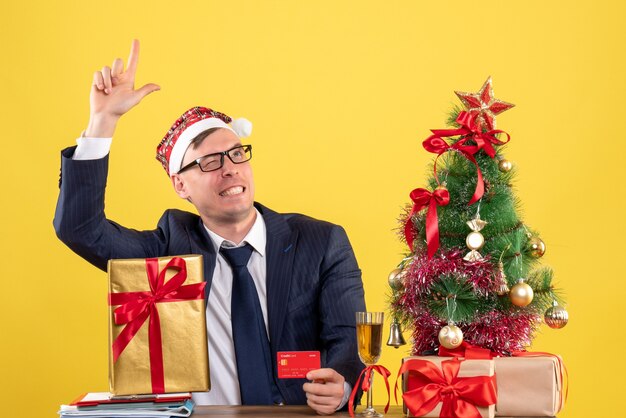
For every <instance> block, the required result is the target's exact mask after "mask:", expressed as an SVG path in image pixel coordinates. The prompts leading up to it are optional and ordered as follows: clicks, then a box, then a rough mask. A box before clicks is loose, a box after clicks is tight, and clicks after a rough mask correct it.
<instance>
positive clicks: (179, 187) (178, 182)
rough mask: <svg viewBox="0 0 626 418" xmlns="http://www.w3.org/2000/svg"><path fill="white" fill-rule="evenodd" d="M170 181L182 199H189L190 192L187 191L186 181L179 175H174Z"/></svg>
mask: <svg viewBox="0 0 626 418" xmlns="http://www.w3.org/2000/svg"><path fill="white" fill-rule="evenodd" d="M170 179H171V180H172V186H174V191H175V192H176V194H177V195H178V196H179V197H180V198H181V199H189V192H188V191H187V185H186V183H185V180H184V179H183V178H182V177H181V176H180V175H179V174H172V175H171V177H170Z"/></svg>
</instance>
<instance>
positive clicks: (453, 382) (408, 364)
mask: <svg viewBox="0 0 626 418" xmlns="http://www.w3.org/2000/svg"><path fill="white" fill-rule="evenodd" d="M461 362H462V360H459V359H458V358H455V359H453V360H445V361H443V362H441V370H439V368H438V367H437V366H436V365H435V364H434V363H432V362H430V361H426V360H420V359H411V360H407V361H405V362H404V363H403V364H402V367H400V370H399V371H398V377H400V376H401V375H402V374H403V373H405V372H407V371H408V372H409V373H411V372H414V374H413V375H412V377H414V378H415V379H416V384H417V387H415V388H414V389H411V390H408V391H406V392H404V393H403V394H402V398H403V399H404V403H405V404H406V406H407V408H408V409H409V411H411V414H412V415H414V416H422V415H424V414H426V413H428V412H430V411H432V410H433V409H434V408H435V407H436V406H437V404H438V403H439V402H442V405H441V412H440V413H439V416H440V417H462V418H480V416H481V415H480V413H479V412H478V409H477V406H483V407H486V406H489V405H493V404H495V403H496V401H497V398H498V397H497V394H496V381H495V376H472V377H458V376H457V375H458V374H459V369H460V368H461ZM397 390H398V381H397V380H396V386H395V389H394V394H395V397H396V402H397V401H398V395H397Z"/></svg>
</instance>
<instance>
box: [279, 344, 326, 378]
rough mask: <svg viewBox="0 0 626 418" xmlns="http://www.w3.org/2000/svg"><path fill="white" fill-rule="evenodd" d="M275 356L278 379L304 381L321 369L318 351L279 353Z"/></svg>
mask: <svg viewBox="0 0 626 418" xmlns="http://www.w3.org/2000/svg"><path fill="white" fill-rule="evenodd" d="M276 355H277V357H278V362H277V364H278V378H279V379H304V378H306V374H307V373H308V372H309V371H311V370H316V369H319V368H320V367H321V365H320V352H319V351H279V352H278V353H277V354H276Z"/></svg>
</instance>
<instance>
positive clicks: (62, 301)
mask: <svg viewBox="0 0 626 418" xmlns="http://www.w3.org/2000/svg"><path fill="white" fill-rule="evenodd" d="M5 3H6V4H3V6H2V9H3V10H2V15H3V19H2V21H3V22H2V24H1V25H0V54H1V55H0V56H1V57H2V58H1V63H0V97H1V100H0V125H1V126H2V130H3V134H2V142H3V144H4V145H3V146H2V149H3V151H4V152H3V153H2V155H3V157H4V158H3V164H2V167H3V170H2V173H3V175H2V189H3V190H4V192H3V197H2V204H1V205H0V219H1V222H2V224H1V228H0V236H1V238H0V240H1V241H0V254H2V261H1V262H0V277H1V279H0V280H1V291H0V318H1V319H0V321H1V327H0V399H1V400H2V402H1V403H2V405H3V406H4V407H5V408H12V405H20V407H21V412H20V413H19V414H18V415H19V416H33V417H35V416H37V417H41V416H52V414H53V413H55V412H56V410H57V407H58V405H59V404H60V403H63V402H69V401H70V400H72V399H73V398H74V397H75V396H76V395H78V394H79V393H81V392H84V391H98V390H106V389H107V330H106V327H107V319H106V318H107V316H106V315H107V308H106V276H105V274H104V273H102V272H100V271H99V270H97V269H95V268H94V267H92V266H90V265H89V264H87V263H86V262H84V261H82V260H81V259H80V258H79V257H78V256H76V255H74V254H73V253H71V252H70V251H69V250H68V249H67V248H66V247H65V246H64V245H63V244H61V243H60V242H59V241H58V240H57V239H56V237H55V235H54V231H53V228H52V223H51V222H52V216H53V212H54V206H55V201H56V198H57V193H58V189H57V181H58V173H59V151H60V149H61V148H63V147H66V146H68V145H71V144H72V143H73V142H74V138H75V137H76V136H77V135H79V134H80V132H81V130H82V129H84V127H85V125H86V123H87V119H88V91H89V86H90V83H91V77H92V74H93V71H94V70H96V69H99V68H100V67H101V66H103V65H110V63H111V62H112V60H113V59H114V58H115V57H116V56H121V57H122V58H124V59H125V58H126V56H127V54H128V47H129V45H130V41H131V39H132V38H133V37H137V38H139V39H140V40H141V41H142V52H141V59H140V65H139V72H138V83H145V82H156V83H159V84H160V85H161V86H162V91H160V92H158V93H155V94H154V95H152V96H150V97H148V98H147V99H146V100H145V101H144V102H143V103H142V104H141V105H140V106H139V107H137V108H136V109H134V110H133V111H132V112H131V113H130V114H128V115H127V116H126V117H125V118H124V119H123V121H122V122H121V124H120V126H119V129H118V132H117V135H116V138H115V141H114V146H113V151H112V156H111V175H110V178H109V187H108V195H107V214H108V215H109V217H110V218H112V219H115V220H117V221H119V222H120V223H122V224H124V225H129V226H133V227H135V228H140V229H142V228H151V227H153V226H154V225H155V222H156V220H157V219H158V217H159V216H160V215H161V213H162V211H163V210H164V209H166V208H169V207H179V208H187V209H189V208H190V206H189V205H188V204H186V202H183V201H180V200H179V199H178V198H177V197H176V196H175V194H174V193H173V192H172V190H171V187H170V186H169V184H168V181H167V178H166V176H165V175H164V173H163V171H162V168H161V167H160V165H159V164H158V163H157V162H156V161H155V160H154V156H153V154H154V148H155V146H156V144H157V142H158V141H159V139H160V138H161V137H162V136H163V134H164V133H165V131H166V130H167V128H168V127H169V125H170V123H171V122H172V121H173V120H174V119H175V118H176V117H177V116H178V114H179V113H181V112H182V111H183V110H184V109H186V108H187V107H189V106H191V105H196V104H202V105H209V106H213V107H215V108H216V109H218V110H222V111H224V112H226V113H229V114H233V115H234V116H237V115H245V116H246V117H248V118H249V119H251V120H252V121H253V122H254V124H255V131H254V136H253V139H252V140H251V142H252V143H253V144H254V147H255V158H254V161H253V163H254V169H255V175H256V183H257V190H258V192H257V193H258V194H257V200H259V201H261V202H263V203H265V204H266V205H268V206H270V207H272V208H274V209H278V210H279V211H284V212H289V211H297V212H304V213H307V214H310V215H312V216H315V217H318V218H322V219H326V220H329V221H332V222H335V223H339V224H341V225H343V226H344V227H345V228H346V229H347V231H348V234H349V236H350V238H351V240H352V243H353V245H354V249H355V251H356V255H357V257H358V259H359V261H360V265H361V268H362V270H363V278H364V282H365V289H366V298H367V304H368V308H369V309H370V310H383V309H385V297H383V294H385V293H386V292H387V274H388V273H389V271H390V270H391V269H393V268H394V267H395V265H396V263H397V262H398V261H399V257H400V255H401V253H402V252H403V251H404V248H403V246H402V245H401V244H400V243H399V242H398V241H397V239H396V236H395V234H394V232H393V229H394V228H395V227H396V218H397V216H398V214H399V212H400V210H401V208H402V206H403V205H404V204H405V203H407V201H408V193H409V191H410V190H412V189H413V188H415V187H421V186H424V185H425V179H426V174H427V164H428V162H429V160H430V158H431V155H429V154H427V153H426V152H425V151H424V150H423V149H422V148H421V145H420V143H421V141H422V140H423V139H424V138H425V137H426V136H427V135H428V132H429V131H428V130H429V129H430V128H442V127H443V126H444V124H443V122H444V120H445V118H446V114H447V112H448V110H449V108H450V106H451V105H452V104H456V103H458V101H457V99H456V97H455V96H454V95H453V90H464V91H476V90H478V88H479V87H480V86H481V85H482V83H483V81H484V80H485V78H486V77H487V76H488V75H492V76H493V80H494V88H495V93H496V96H497V97H499V98H501V99H503V100H506V101H510V102H513V103H515V104H516V105H517V107H516V108H514V109H513V110H510V111H508V112H506V113H504V114H503V115H501V116H500V117H499V119H498V122H499V127H501V128H503V129H506V130H507V131H508V132H509V133H511V135H512V138H513V139H512V141H511V145H510V146H509V147H508V152H507V154H506V155H507V157H508V158H509V159H510V160H512V161H513V162H514V163H515V164H516V165H517V166H518V168H519V176H518V180H517V190H518V196H519V198H520V199H521V201H522V203H523V206H524V210H525V211H524V213H525V218H524V220H525V221H526V222H527V223H528V224H529V225H531V226H532V227H533V228H535V229H537V230H539V231H541V233H542V237H543V239H544V240H545V241H546V243H547V245H548V253H547V255H546V256H545V261H546V264H548V265H550V266H551V267H553V268H554V270H555V271H556V279H557V281H558V283H559V284H560V285H561V286H562V287H563V288H565V289H566V292H567V298H568V300H569V305H568V310H569V313H570V316H571V320H570V324H569V325H568V326H567V327H566V328H565V329H563V330H561V331H554V330H551V329H549V328H547V327H543V328H542V332H541V335H540V336H539V338H537V340H536V341H535V345H534V348H535V349H536V350H547V351H551V352H555V353H561V354H562V355H563V356H564V357H565V359H566V361H567V365H568V367H569V371H570V378H571V390H570V398H569V403H568V405H567V407H566V409H565V412H564V413H562V414H561V415H560V416H562V417H590V416H594V417H610V416H617V415H619V414H616V413H615V412H614V411H613V409H614V408H615V407H614V406H613V404H615V403H616V401H617V400H618V399H620V395H621V389H620V388H621V386H622V385H621V384H620V383H618V382H620V381H621V376H620V375H623V374H624V373H625V372H626V369H625V368H624V362H623V359H621V358H619V357H618V356H617V355H615V353H619V352H621V351H622V350H623V347H622V344H623V343H624V340H625V339H624V336H623V334H624V331H623V328H624V320H623V312H624V310H623V306H624V304H623V296H624V293H625V290H626V287H625V285H624V281H623V280H624V277H623V270H624V267H623V265H621V263H622V261H620V260H623V257H624V250H625V248H624V244H623V242H624V237H625V236H626V230H625V229H626V228H625V225H626V223H625V221H624V217H625V210H624V202H625V200H624V181H625V180H626V179H625V178H624V174H623V170H624V163H623V157H622V154H623V153H624V151H626V147H625V146H624V141H623V139H622V136H623V134H622V132H621V131H622V121H623V120H624V106H623V103H624V97H626V86H625V82H624V74H625V70H626V68H625V65H624V64H625V58H624V41H625V40H626V30H625V29H624V22H623V17H624V16H625V12H626V7H625V6H624V3H623V2H621V1H617V0H615V1H578V2H577V1H571V0H570V1H563V0H558V1H537V0H530V1H523V2H522V1H517V2H515V1H507V2H504V1H480V2H478V1H477V2H468V1H445V2H444V1H439V2H434V1H429V2H427V1H390V2H380V1H376V2H374V1H352V2H341V1H297V2H295V1H221V2H217V1H186V2H184V3H183V4H181V5H179V6H176V7H174V6H166V5H165V4H172V5H173V3H172V2H162V3H163V4H154V3H153V2H152V1H133V2H130V1H118V0H113V1H109V2H83V1H71V2H70V1H65V2H51V1H42V0H39V1H35V2H26V1H21V2H15V1H12V2H5ZM610 353H614V354H613V356H612V358H610ZM402 354H403V352H402V349H400V350H393V349H388V348H386V349H385V351H384V353H383V357H382V364H384V365H386V366H387V367H389V368H390V369H391V370H392V372H394V373H395V371H396V370H397V368H398V365H399V363H400V358H401V357H402ZM381 389H382V386H381V384H377V402H378V403H382V401H383V399H382V396H380V395H381ZM34 399H35V400H34ZM25 405H30V406H31V407H32V409H31V410H30V411H28V410H25V409H23V408H24V407H25Z"/></svg>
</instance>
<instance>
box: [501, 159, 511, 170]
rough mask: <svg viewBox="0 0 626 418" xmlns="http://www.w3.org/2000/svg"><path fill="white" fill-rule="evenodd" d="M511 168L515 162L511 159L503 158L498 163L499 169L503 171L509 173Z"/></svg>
mask: <svg viewBox="0 0 626 418" xmlns="http://www.w3.org/2000/svg"><path fill="white" fill-rule="evenodd" d="M511 168H513V164H511V162H510V161H509V160H504V159H502V160H500V162H499V163H498V170H500V171H501V172H503V173H508V172H509V171H511Z"/></svg>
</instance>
